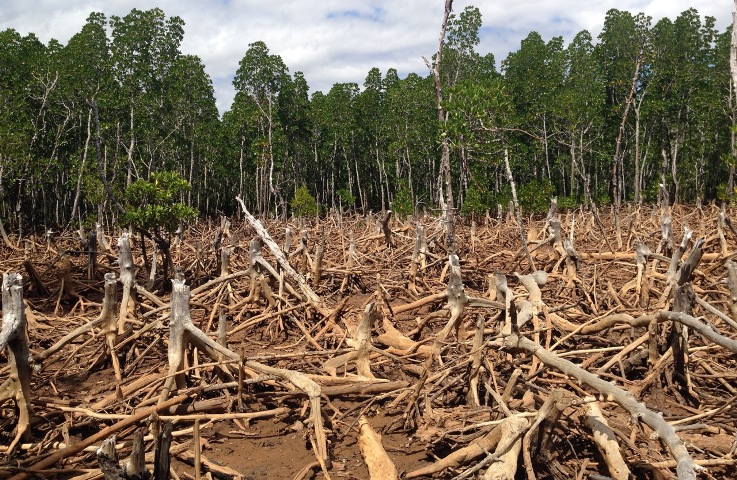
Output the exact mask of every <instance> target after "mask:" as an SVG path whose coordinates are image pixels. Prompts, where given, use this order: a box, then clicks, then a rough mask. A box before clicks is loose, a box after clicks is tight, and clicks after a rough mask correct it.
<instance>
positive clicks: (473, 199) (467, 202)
mask: <svg viewBox="0 0 737 480" xmlns="http://www.w3.org/2000/svg"><path fill="white" fill-rule="evenodd" d="M488 208H489V206H488V204H487V203H486V202H485V201H484V194H483V192H482V191H481V190H480V189H479V188H477V187H476V186H475V185H471V186H470V187H469V188H468V190H466V198H464V199H463V206H461V215H464V216H468V215H473V214H474V213H475V214H477V215H481V214H483V213H484V212H485V211H486V210H487V209H488Z"/></svg>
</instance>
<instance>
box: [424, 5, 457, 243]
mask: <svg viewBox="0 0 737 480" xmlns="http://www.w3.org/2000/svg"><path fill="white" fill-rule="evenodd" d="M452 10H453V0H445V11H444V13H443V23H442V24H441V25H440V36H439V38H438V50H437V52H436V53H435V58H434V62H433V63H432V64H430V61H429V60H428V59H427V58H425V57H423V60H424V61H425V65H427V68H428V69H429V70H430V72H431V73H432V76H433V79H434V81H435V97H436V99H437V109H438V121H440V123H441V124H444V123H445V122H446V121H447V118H446V113H445V108H444V107H443V86H442V79H441V77H440V62H441V58H442V53H443V43H444V42H445V30H446V28H447V26H448V18H449V17H450V12H451V11H452ZM438 180H440V181H442V183H444V184H445V197H446V201H447V205H449V206H450V207H452V206H453V186H452V177H451V175H450V145H449V143H448V137H447V135H443V138H442V141H441V155H440V178H439V179H438ZM438 183H440V182H438ZM440 190H441V191H440V197H441V198H442V196H443V193H442V188H441V189H440ZM449 247H450V246H449Z"/></svg>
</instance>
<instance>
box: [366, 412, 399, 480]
mask: <svg viewBox="0 0 737 480" xmlns="http://www.w3.org/2000/svg"><path fill="white" fill-rule="evenodd" d="M358 428H359V434H358V448H359V449H360V450H361V455H362V456H363V459H364V461H365V462H366V466H367V467H368V471H369V478H370V479H371V480H397V479H399V474H398V473H397V467H395V466H394V462H392V460H391V459H390V458H389V455H387V454H386V450H384V447H383V446H382V445H381V435H379V434H378V433H376V431H374V429H373V428H371V424H369V422H368V420H367V419H366V417H364V416H361V417H360V418H359V419H358Z"/></svg>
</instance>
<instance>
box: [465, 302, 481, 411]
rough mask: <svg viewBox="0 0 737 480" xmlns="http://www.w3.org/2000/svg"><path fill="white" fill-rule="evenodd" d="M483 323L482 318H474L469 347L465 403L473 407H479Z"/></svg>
mask: <svg viewBox="0 0 737 480" xmlns="http://www.w3.org/2000/svg"><path fill="white" fill-rule="evenodd" d="M484 323H485V322H484V316H483V315H478V316H477V317H476V331H475V333H474V335H473V344H472V346H471V372H470V374H469V379H468V393H467V394H466V403H468V404H469V405H471V406H473V407H480V406H481V399H480V398H479V380H480V377H481V359H482V355H483V353H484V352H483V345H484Z"/></svg>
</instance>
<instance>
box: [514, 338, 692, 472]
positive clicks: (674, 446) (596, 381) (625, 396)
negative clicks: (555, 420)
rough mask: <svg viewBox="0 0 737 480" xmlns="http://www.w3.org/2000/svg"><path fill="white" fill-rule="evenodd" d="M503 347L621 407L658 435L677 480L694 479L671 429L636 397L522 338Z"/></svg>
mask: <svg viewBox="0 0 737 480" xmlns="http://www.w3.org/2000/svg"><path fill="white" fill-rule="evenodd" d="M504 344H505V346H506V347H507V348H509V349H510V350H523V351H526V352H528V353H531V354H533V355H535V356H536V357H537V358H539V359H540V361H541V362H542V363H544V364H545V365H547V366H549V367H552V368H555V369H557V370H560V371H561V372H563V373H564V374H566V375H568V376H571V377H573V378H575V379H577V380H578V381H579V382H582V383H585V384H587V385H589V386H590V387H591V388H593V389H595V390H596V391H597V392H599V393H600V394H601V395H602V397H603V398H605V399H607V400H609V401H614V402H616V403H617V404H618V405H619V406H620V407H622V408H624V409H625V410H626V411H627V412H629V414H630V415H631V416H632V418H634V419H639V420H641V421H643V422H644V423H645V424H646V425H647V426H649V427H650V428H651V429H653V431H655V432H656V433H657V434H658V437H659V438H660V440H661V441H662V442H663V443H664V444H665V446H666V447H667V448H668V450H669V451H670V453H671V455H672V456H673V458H674V459H675V460H676V462H677V464H678V466H677V467H676V473H677V477H678V480H696V464H695V463H694V461H693V458H691V455H690V454H689V453H688V450H687V449H686V446H685V445H684V443H683V441H682V440H681V439H680V438H679V437H678V435H677V434H676V432H675V430H674V429H673V427H672V426H671V425H670V424H669V423H668V422H666V421H665V420H664V419H663V417H662V416H661V415H659V414H658V413H656V412H653V411H652V410H650V409H648V408H647V407H646V406H645V405H644V404H642V403H640V402H638V401H637V400H635V397H633V396H632V394H631V393H629V392H627V391H625V390H623V389H622V388H620V387H618V386H616V385H615V384H613V383H611V382H607V381H606V380H603V379H601V378H599V377H597V376H596V375H594V374H593V373H590V372H587V371H586V370H584V369H582V368H581V367H579V366H578V365H575V364H574V363H572V362H570V361H568V360H565V359H563V358H561V357H559V356H557V355H555V354H554V353H552V352H550V351H548V350H546V349H545V348H543V347H542V346H541V345H539V344H537V343H535V342H533V341H532V340H529V339H527V338H525V337H523V336H520V335H515V334H512V335H509V336H508V337H506V338H505V339H504Z"/></svg>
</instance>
